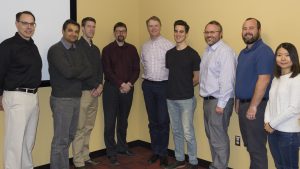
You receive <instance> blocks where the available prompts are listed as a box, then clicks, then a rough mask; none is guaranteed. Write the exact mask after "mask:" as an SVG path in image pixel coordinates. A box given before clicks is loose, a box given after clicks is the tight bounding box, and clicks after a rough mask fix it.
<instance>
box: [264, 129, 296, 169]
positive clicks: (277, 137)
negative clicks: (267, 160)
mask: <svg viewBox="0 0 300 169" xmlns="http://www.w3.org/2000/svg"><path fill="white" fill-rule="evenodd" d="M268 141H269V147H270V150H271V153H272V156H273V159H274V162H275V166H276V168H277V169H298V168H299V164H298V163H299V146H300V133H286V132H281V131H277V130H275V131H274V132H273V133H272V134H269V136H268Z"/></svg>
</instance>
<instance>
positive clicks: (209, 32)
mask: <svg viewBox="0 0 300 169" xmlns="http://www.w3.org/2000/svg"><path fill="white" fill-rule="evenodd" d="M217 32H221V31H205V32H203V33H204V34H205V35H208V34H215V33H217Z"/></svg>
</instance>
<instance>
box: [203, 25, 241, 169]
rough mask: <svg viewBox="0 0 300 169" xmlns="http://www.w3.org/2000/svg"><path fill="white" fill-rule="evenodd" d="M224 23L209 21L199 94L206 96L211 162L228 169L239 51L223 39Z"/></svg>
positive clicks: (205, 34)
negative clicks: (230, 123) (229, 129)
mask: <svg viewBox="0 0 300 169" xmlns="http://www.w3.org/2000/svg"><path fill="white" fill-rule="evenodd" d="M222 36H223V31H222V26H221V24H220V23H219V22H217V21H210V22H209V23H208V24H207V25H206V26H205V30H204V38H205V41H206V43H207V45H208V46H207V48H206V50H205V52H204V54H203V58H202V62H201V64H200V82H199V83H200V95H201V96H202V97H203V98H204V102H203V111H204V125H205V132H206V136H207V138H208V141H209V145H210V149H211V155H212V163H211V165H210V166H209V168H210V169H226V168H227V167H228V161H229V152H230V148H229V137H228V133H227V129H228V126H229V121H230V117H231V114H232V110H233V96H234V80H235V70H236V64H237V61H236V55H235V53H234V51H233V49H232V48H231V47H229V46H228V45H227V44H225V43H224V41H223V40H222Z"/></svg>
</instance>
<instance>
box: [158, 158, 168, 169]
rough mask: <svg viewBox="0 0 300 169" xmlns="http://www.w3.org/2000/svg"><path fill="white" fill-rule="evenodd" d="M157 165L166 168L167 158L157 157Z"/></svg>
mask: <svg viewBox="0 0 300 169" xmlns="http://www.w3.org/2000/svg"><path fill="white" fill-rule="evenodd" d="M159 165H160V166H161V167H166V166H168V156H161V157H159Z"/></svg>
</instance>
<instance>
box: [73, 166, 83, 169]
mask: <svg viewBox="0 0 300 169" xmlns="http://www.w3.org/2000/svg"><path fill="white" fill-rule="evenodd" d="M74 168H75V169H86V168H85V166H82V167H74Z"/></svg>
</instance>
